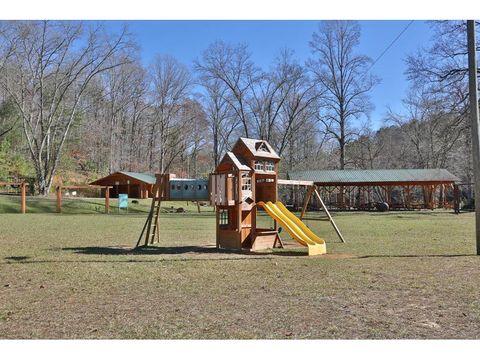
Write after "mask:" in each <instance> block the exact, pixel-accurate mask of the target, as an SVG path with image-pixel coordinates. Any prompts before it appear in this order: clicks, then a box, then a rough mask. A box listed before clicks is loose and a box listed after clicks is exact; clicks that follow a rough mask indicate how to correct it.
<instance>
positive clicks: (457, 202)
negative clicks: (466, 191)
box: [453, 184, 460, 214]
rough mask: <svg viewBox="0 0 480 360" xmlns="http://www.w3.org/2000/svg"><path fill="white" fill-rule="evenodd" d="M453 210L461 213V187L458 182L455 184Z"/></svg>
mask: <svg viewBox="0 0 480 360" xmlns="http://www.w3.org/2000/svg"><path fill="white" fill-rule="evenodd" d="M453 211H454V212H455V214H460V189H459V188H458V185H457V184H453Z"/></svg>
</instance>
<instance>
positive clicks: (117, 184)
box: [90, 171, 155, 199]
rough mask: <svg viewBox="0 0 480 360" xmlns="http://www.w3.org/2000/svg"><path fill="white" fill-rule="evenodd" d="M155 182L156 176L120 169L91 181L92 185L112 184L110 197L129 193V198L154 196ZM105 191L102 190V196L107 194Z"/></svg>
mask: <svg viewBox="0 0 480 360" xmlns="http://www.w3.org/2000/svg"><path fill="white" fill-rule="evenodd" d="M154 184H155V176H153V175H149V174H144V173H137V172H128V171H118V172H115V173H113V174H110V175H108V176H105V177H103V178H101V179H98V180H96V181H93V182H91V183H90V185H101V186H111V189H110V197H118V194H128V197H129V198H136V199H147V198H149V197H152V190H153V185H154ZM103 192H104V190H102V196H104V195H105V194H104V193H103Z"/></svg>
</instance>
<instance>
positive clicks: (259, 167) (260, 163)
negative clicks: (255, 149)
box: [255, 160, 263, 170]
mask: <svg viewBox="0 0 480 360" xmlns="http://www.w3.org/2000/svg"><path fill="white" fill-rule="evenodd" d="M255 170H263V161H260V160H255Z"/></svg>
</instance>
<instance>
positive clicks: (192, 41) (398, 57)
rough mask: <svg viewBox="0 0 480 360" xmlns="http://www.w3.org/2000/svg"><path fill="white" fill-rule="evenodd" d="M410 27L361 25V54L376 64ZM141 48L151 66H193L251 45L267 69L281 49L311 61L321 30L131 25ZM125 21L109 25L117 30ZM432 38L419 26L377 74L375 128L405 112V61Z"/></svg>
mask: <svg viewBox="0 0 480 360" xmlns="http://www.w3.org/2000/svg"><path fill="white" fill-rule="evenodd" d="M408 22H409V21H398V20H395V21H383V20H382V21H379V20H376V21H360V25H361V27H362V37H361V43H360V46H359V47H358V52H359V53H362V54H365V55H368V56H370V57H371V58H372V59H376V58H377V57H378V56H379V55H380V54H381V53H382V52H383V51H384V50H385V48H386V47H387V46H388V45H389V44H390V43H391V42H392V40H393V39H394V38H395V37H396V36H397V35H398V34H399V33H400V32H401V31H402V29H404V28H405V26H406V25H407V24H408ZM126 23H127V24H128V27H129V29H130V31H131V32H132V33H134V34H135V35H136V38H137V40H138V42H139V44H140V47H141V56H142V61H143V62H144V63H145V64H146V65H148V63H149V62H150V61H151V60H152V58H153V57H154V56H155V55H156V54H170V55H173V56H175V57H176V58H177V59H178V60H179V61H181V62H183V63H185V64H186V65H189V66H191V65H192V61H193V59H195V58H196V57H199V56H200V54H201V53H202V51H203V50H204V49H205V48H206V47H207V46H208V45H209V44H210V43H212V42H213V41H215V40H224V41H226V42H231V43H239V42H244V43H247V44H248V46H249V48H250V51H251V53H252V57H253V60H254V61H255V63H256V64H257V65H258V66H261V67H263V68H268V66H269V65H270V63H271V61H272V60H273V59H274V57H275V56H276V54H277V53H278V51H279V50H280V49H281V48H285V47H288V48H291V49H293V50H294V51H295V54H296V56H297V58H298V60H299V61H300V62H304V61H305V60H306V59H307V58H308V57H309V56H311V53H310V49H309V46H308V42H309V40H310V39H311V36H312V33H313V32H314V31H315V30H316V29H317V26H318V22H317V21H277V20H269V21H206V20H205V21H204V20H201V21H195V20H184V21H127V22H126ZM120 24H122V22H120V21H114V22H110V23H109V25H110V26H111V27H112V28H114V29H115V28H118V27H119V26H120ZM431 35H432V32H431V30H430V28H429V26H428V24H426V23H425V22H423V21H414V22H413V23H412V25H411V26H410V27H409V28H408V29H407V31H406V32H405V33H404V34H403V35H402V36H401V37H400V39H399V40H398V41H396V42H395V44H394V45H393V46H392V47H391V48H390V49H389V50H388V51H387V52H386V53H385V55H383V57H382V58H381V59H380V60H379V61H378V62H377V63H376V64H375V66H374V67H373V68H372V70H371V71H372V73H373V74H375V75H377V76H379V77H380V78H381V79H382V82H381V84H380V85H378V86H377V87H376V88H375V89H374V91H373V92H372V101H373V103H374V105H375V110H374V111H373V112H372V114H371V119H372V124H373V125H374V126H375V127H379V126H380V125H381V124H382V119H383V118H384V115H385V112H386V108H387V106H388V105H389V106H391V107H392V109H393V110H395V111H400V110H401V109H402V104H401V100H402V98H403V97H404V96H405V93H406V90H407V88H408V82H407V81H406V79H405V75H404V72H405V63H404V59H405V58H406V56H407V55H408V54H410V53H412V52H414V51H416V50H417V49H418V48H420V47H422V46H426V45H428V42H429V40H430V38H431Z"/></svg>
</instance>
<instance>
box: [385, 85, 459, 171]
mask: <svg viewBox="0 0 480 360" xmlns="http://www.w3.org/2000/svg"><path fill="white" fill-rule="evenodd" d="M403 103H404V106H405V109H406V110H407V113H406V114H403V115H402V114H396V113H394V112H393V111H391V110H390V111H389V113H388V115H387V121H389V122H390V123H393V124H395V125H396V126H398V127H401V128H402V131H403V132H404V134H405V135H406V136H407V137H408V139H409V142H410V144H411V149H412V150H413V152H414V154H413V156H411V158H412V162H413V163H414V166H415V167H419V168H438V167H442V168H443V167H445V166H446V165H447V162H448V160H449V157H450V156H451V155H452V149H453V148H454V147H455V145H456V144H457V142H458V141H459V140H460V138H461V134H462V132H464V131H465V127H466V125H465V123H466V121H465V119H464V118H459V117H458V116H452V114H451V113H450V112H445V109H444V107H443V106H444V104H443V101H442V97H437V98H435V97H434V96H433V95H432V94H431V93H430V92H429V91H426V90H424V89H418V88H416V87H415V88H414V89H412V90H411V91H410V92H409V94H408V97H407V98H406V99H405V100H404V101H403Z"/></svg>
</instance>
